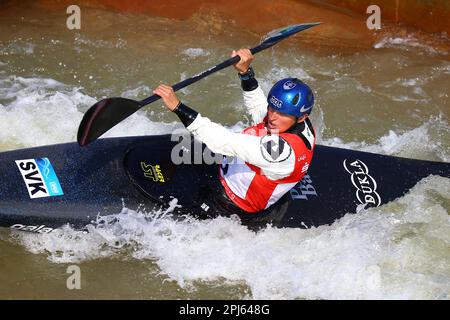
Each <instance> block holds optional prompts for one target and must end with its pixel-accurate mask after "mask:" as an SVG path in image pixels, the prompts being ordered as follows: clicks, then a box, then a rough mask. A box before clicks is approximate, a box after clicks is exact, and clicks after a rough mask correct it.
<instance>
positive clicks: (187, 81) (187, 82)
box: [139, 42, 276, 107]
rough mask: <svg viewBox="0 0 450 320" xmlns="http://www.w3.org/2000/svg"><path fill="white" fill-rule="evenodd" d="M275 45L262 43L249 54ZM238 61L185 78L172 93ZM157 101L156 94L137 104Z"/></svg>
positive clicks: (232, 59)
mask: <svg viewBox="0 0 450 320" xmlns="http://www.w3.org/2000/svg"><path fill="white" fill-rule="evenodd" d="M275 43H276V42H274V43H265V42H263V43H261V44H260V45H258V46H256V47H254V48H252V49H250V52H251V53H252V54H255V53H258V52H260V51H262V50H264V49H267V48H269V47H271V46H273V45H275ZM239 60H241V57H240V56H234V57H232V58H230V59H228V60H226V61H224V62H222V63H220V64H218V65H216V66H214V67H212V68H209V69H208V70H205V71H203V72H201V73H199V74H196V75H195V76H192V77H190V78H187V79H185V80H183V81H181V82H178V83H177V84H175V85H173V86H172V88H173V90H174V91H178V90H180V89H183V88H184V87H187V86H189V85H191V84H193V83H195V82H197V81H199V80H201V79H203V78H205V77H207V76H209V75H210V74H212V73H214V72H217V71H220V70H222V69H225V68H227V67H229V66H231V65H233V64H235V63H237V62H239ZM158 99H161V97H160V96H158V95H156V94H154V95H152V96H150V97H148V98H146V99H144V100H141V101H139V104H140V105H141V106H142V107H143V106H145V105H147V104H149V103H152V102H155V101H156V100H158Z"/></svg>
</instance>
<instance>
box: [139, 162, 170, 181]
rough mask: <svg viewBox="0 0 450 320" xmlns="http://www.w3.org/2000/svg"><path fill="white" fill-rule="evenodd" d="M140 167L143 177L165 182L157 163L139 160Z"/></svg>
mask: <svg viewBox="0 0 450 320" xmlns="http://www.w3.org/2000/svg"><path fill="white" fill-rule="evenodd" d="M141 168H142V171H144V177H146V178H149V179H152V180H153V181H154V182H166V180H165V179H164V175H163V173H162V170H161V166H160V165H159V164H157V165H151V164H146V163H145V162H141Z"/></svg>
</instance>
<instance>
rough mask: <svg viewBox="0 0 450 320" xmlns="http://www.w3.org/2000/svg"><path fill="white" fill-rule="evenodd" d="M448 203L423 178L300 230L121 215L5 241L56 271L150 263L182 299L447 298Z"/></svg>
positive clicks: (447, 191)
mask: <svg viewBox="0 0 450 320" xmlns="http://www.w3.org/2000/svg"><path fill="white" fill-rule="evenodd" d="M449 199H450V179H446V178H442V177H436V176H430V177H428V178H426V179H423V180H422V181H421V182H419V183H418V184H417V185H416V186H415V187H414V188H413V189H411V191H410V192H409V193H408V194H407V195H405V196H404V197H402V198H400V199H398V200H396V201H393V202H391V203H389V204H386V205H384V206H382V207H379V208H371V209H369V210H363V211H361V212H360V213H359V214H357V215H352V214H348V215H346V216H345V217H344V218H342V219H340V220H339V221H337V222H335V223H334V224H333V225H331V226H321V227H318V228H311V229H307V230H305V229H277V228H272V227H270V226H269V227H268V228H266V229H265V230H262V231H259V232H257V233H255V232H253V231H250V230H248V229H247V228H245V227H244V226H242V225H240V223H239V221H238V220H237V219H233V218H224V217H219V218H216V219H214V220H206V221H199V220H195V219H191V218H187V219H186V220H181V221H180V220H174V219H172V218H170V215H166V214H161V212H159V213H158V212H153V213H145V212H135V211H132V210H127V209H124V210H123V211H122V212H121V213H119V214H116V215H114V216H112V217H111V219H112V220H114V221H116V222H115V223H113V224H105V225H104V227H90V228H89V233H87V234H86V233H82V232H78V231H74V230H72V229H70V228H69V227H65V228H63V229H60V230H57V231H55V232H53V233H51V234H47V235H34V234H24V233H22V232H17V233H14V235H13V238H14V239H16V241H19V242H20V243H21V244H22V245H23V246H25V248H27V249H28V250H29V251H31V252H33V253H36V254H37V253H41V254H47V255H48V259H49V260H51V261H53V262H56V263H69V262H71V263H73V262H77V263H79V262H82V261H86V260H91V259H98V258H101V257H116V258H118V257H122V258H124V259H127V258H126V257H130V256H131V257H133V258H134V259H137V260H149V261H152V262H153V263H155V264H157V265H158V267H159V268H160V270H161V274H163V275H165V276H166V277H167V279H169V280H171V281H176V282H177V283H178V285H179V286H180V287H181V288H183V289H186V290H189V289H190V288H192V287H194V288H195V283H198V281H200V282H204V283H214V282H218V283H223V279H225V282H226V283H228V284H245V285H246V286H248V287H249V288H250V290H249V292H250V294H249V296H243V297H241V298H250V299H297V298H307V299H448V298H449V297H448V292H450V281H449V279H450V252H449V249H448V248H449V245H450V220H449V216H448V201H449ZM437 248H438V249H437Z"/></svg>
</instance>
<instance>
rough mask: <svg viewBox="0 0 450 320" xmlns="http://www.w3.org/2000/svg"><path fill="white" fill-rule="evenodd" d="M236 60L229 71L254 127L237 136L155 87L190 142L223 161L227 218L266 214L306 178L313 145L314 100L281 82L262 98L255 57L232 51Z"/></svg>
mask: <svg viewBox="0 0 450 320" xmlns="http://www.w3.org/2000/svg"><path fill="white" fill-rule="evenodd" d="M235 55H239V56H240V57H241V60H240V61H239V62H238V63H236V64H235V65H234V67H235V69H236V70H237V71H238V75H239V78H240V79H241V86H242V89H243V93H244V104H245V106H246V107H247V110H248V112H249V113H250V114H251V117H252V122H253V123H252V124H253V126H251V127H249V128H246V129H245V130H244V131H243V132H242V133H235V132H232V131H230V130H229V129H227V128H225V127H223V126H222V125H220V124H217V123H214V122H212V121H211V120H210V119H208V118H206V117H203V116H202V115H200V114H199V113H198V112H197V111H195V110H193V109H191V108H190V107H188V106H186V105H185V104H183V103H182V102H181V101H180V100H179V99H178V97H177V96H176V94H175V93H174V91H173V89H172V87H170V86H168V85H164V84H162V85H160V86H158V87H157V88H156V89H155V90H154V93H155V94H157V95H159V96H161V98H162V100H163V101H164V104H165V105H166V107H167V108H168V109H169V110H171V111H172V112H174V113H175V114H177V115H178V117H179V118H180V120H181V122H182V123H183V124H184V125H185V127H186V128H187V130H189V131H190V132H191V133H192V134H193V135H194V137H195V138H197V139H198V140H200V141H201V142H203V143H205V144H206V146H207V147H208V148H209V149H210V150H211V151H212V152H214V153H219V154H222V155H224V156H227V157H226V158H224V160H223V161H222V164H221V168H220V170H219V171H220V176H219V179H220V182H221V185H222V186H223V190H222V192H219V193H220V195H219V197H218V199H219V201H218V203H219V204H220V205H221V207H222V208H224V207H225V208H226V210H225V211H227V212H229V213H230V211H231V213H237V214H240V215H241V216H242V215H244V216H246V215H247V214H252V213H253V214H254V213H258V212H263V211H267V209H268V208H270V207H271V206H272V205H273V204H274V203H276V202H277V201H278V200H280V199H281V198H282V196H283V195H285V194H286V193H287V192H288V191H289V190H290V189H291V188H292V187H294V186H295V185H296V184H297V183H298V182H299V181H300V180H301V179H302V178H303V176H304V175H305V174H306V172H307V170H308V168H309V166H310V164H311V160H312V157H313V151H314V146H315V133H314V129H313V126H312V124H311V121H310V119H309V118H308V116H309V114H310V113H311V110H312V108H313V105H314V95H313V92H312V90H311V89H310V88H309V87H308V85H306V84H305V83H304V82H302V81H300V80H299V79H296V78H285V79H282V80H280V81H278V82H277V83H275V85H274V86H273V87H272V89H271V90H270V92H269V94H268V97H267V98H266V97H265V95H264V93H263V91H262V89H261V87H260V86H259V85H258V81H257V80H256V78H255V74H254V71H253V69H252V67H251V63H252V61H253V59H254V58H253V55H252V53H251V52H250V50H248V49H240V50H237V51H233V52H232V54H231V56H235ZM239 160H240V161H239ZM216 197H217V195H216ZM207 207H208V209H209V205H208V206H207ZM215 209H216V208H215Z"/></svg>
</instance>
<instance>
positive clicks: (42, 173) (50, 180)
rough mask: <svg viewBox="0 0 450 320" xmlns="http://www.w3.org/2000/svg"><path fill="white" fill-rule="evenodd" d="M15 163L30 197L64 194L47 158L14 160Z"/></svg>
mask: <svg viewBox="0 0 450 320" xmlns="http://www.w3.org/2000/svg"><path fill="white" fill-rule="evenodd" d="M16 164H17V167H18V168H19V170H20V173H21V174H22V177H23V181H25V186H26V187H27V190H28V194H29V195H30V198H31V199H36V198H43V197H54V196H62V195H64V192H63V190H62V188H61V185H60V183H59V180H58V177H57V176H56V173H55V170H54V169H53V166H52V164H51V163H50V160H48V158H41V159H26V160H16Z"/></svg>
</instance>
